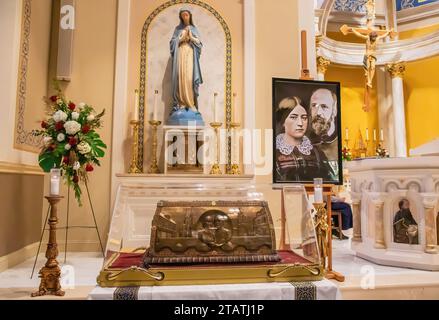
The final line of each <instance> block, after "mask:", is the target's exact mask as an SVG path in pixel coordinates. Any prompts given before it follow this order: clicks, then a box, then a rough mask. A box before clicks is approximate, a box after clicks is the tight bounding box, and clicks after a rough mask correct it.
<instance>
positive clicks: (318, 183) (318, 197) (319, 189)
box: [314, 178, 323, 203]
mask: <svg viewBox="0 0 439 320" xmlns="http://www.w3.org/2000/svg"><path fill="white" fill-rule="evenodd" d="M314 202H315V203H323V179H322V178H316V179H314Z"/></svg>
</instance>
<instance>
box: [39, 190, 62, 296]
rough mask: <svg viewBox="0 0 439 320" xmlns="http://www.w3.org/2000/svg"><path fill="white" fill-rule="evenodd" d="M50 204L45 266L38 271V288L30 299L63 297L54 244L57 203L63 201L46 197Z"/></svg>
mask: <svg viewBox="0 0 439 320" xmlns="http://www.w3.org/2000/svg"><path fill="white" fill-rule="evenodd" d="M46 199H47V201H48V202H49V204H50V217H49V242H48V243H47V251H46V258H47V262H46V264H45V266H44V267H43V268H42V269H41V270H40V278H41V282H40V287H39V289H38V291H37V292H34V293H32V295H31V296H32V297H41V296H45V295H52V296H64V294H65V292H64V291H62V290H61V283H60V279H61V269H60V267H59V263H58V261H57V260H56V258H57V257H58V253H59V251H58V243H57V242H56V225H57V224H58V202H60V201H61V199H63V197H62V196H48V197H46Z"/></svg>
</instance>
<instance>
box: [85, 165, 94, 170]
mask: <svg viewBox="0 0 439 320" xmlns="http://www.w3.org/2000/svg"><path fill="white" fill-rule="evenodd" d="M93 170H94V168H93V166H92V165H91V164H90V163H87V165H86V166H85V171H87V172H92V171H93Z"/></svg>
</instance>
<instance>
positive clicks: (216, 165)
mask: <svg viewBox="0 0 439 320" xmlns="http://www.w3.org/2000/svg"><path fill="white" fill-rule="evenodd" d="M222 125H223V124H222V123H221V122H212V123H211V124H210V126H211V127H212V128H213V129H214V130H215V150H216V154H215V163H214V164H213V166H212V169H211V170H210V174H211V175H220V174H222V171H221V168H220V165H219V164H220V156H221V154H220V130H219V129H220V128H221V127H222Z"/></svg>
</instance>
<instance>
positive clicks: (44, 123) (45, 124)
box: [41, 121, 48, 129]
mask: <svg viewBox="0 0 439 320" xmlns="http://www.w3.org/2000/svg"><path fill="white" fill-rule="evenodd" d="M47 127H48V125H47V122H46V121H41V128H43V129H47Z"/></svg>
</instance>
